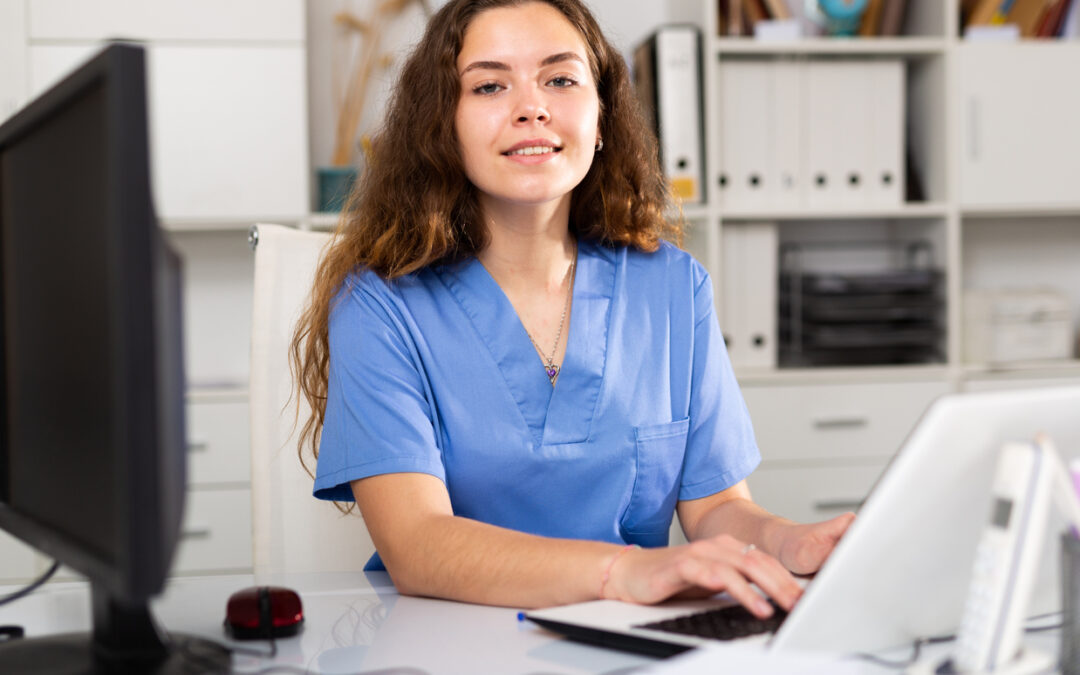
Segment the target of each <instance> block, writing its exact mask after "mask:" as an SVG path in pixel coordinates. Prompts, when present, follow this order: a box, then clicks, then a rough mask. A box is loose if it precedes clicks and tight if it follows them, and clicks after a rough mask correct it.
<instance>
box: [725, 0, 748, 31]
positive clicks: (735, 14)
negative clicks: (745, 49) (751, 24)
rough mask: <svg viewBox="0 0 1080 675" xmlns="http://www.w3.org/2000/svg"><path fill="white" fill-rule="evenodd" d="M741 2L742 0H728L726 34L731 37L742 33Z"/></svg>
mask: <svg viewBox="0 0 1080 675" xmlns="http://www.w3.org/2000/svg"><path fill="white" fill-rule="evenodd" d="M743 2H744V0H728V17H727V26H728V32H727V34H728V35H730V36H731V37H739V36H740V35H743Z"/></svg>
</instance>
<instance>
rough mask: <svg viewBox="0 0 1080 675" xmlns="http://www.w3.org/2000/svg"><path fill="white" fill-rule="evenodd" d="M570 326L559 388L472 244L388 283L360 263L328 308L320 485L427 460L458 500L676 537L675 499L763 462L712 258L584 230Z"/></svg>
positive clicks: (568, 529) (579, 529) (608, 531)
mask: <svg viewBox="0 0 1080 675" xmlns="http://www.w3.org/2000/svg"><path fill="white" fill-rule="evenodd" d="M569 331H570V332H569V336H568V340H569V342H568V343H567V348H566V356H565V358H564V360H563V365H562V371H561V372H560V374H559V379H558V382H557V383H556V385H555V387H554V388H553V387H552V386H551V383H550V381H549V380H548V378H547V375H546V373H545V372H544V368H543V364H542V362H541V360H540V357H539V355H538V354H537V353H536V350H535V349H534V348H533V345H532V343H531V341H530V340H529V337H528V335H527V334H526V332H525V329H524V327H523V326H522V324H521V321H520V320H519V319H518V316H517V314H516V312H515V311H514V308H513V306H512V305H511V304H510V301H509V300H508V299H507V297H506V295H505V294H504V293H503V292H502V289H501V288H499V286H498V284H496V283H495V280H494V279H493V278H492V277H491V275H490V274H488V272H487V270H486V269H485V268H484V267H483V265H481V264H480V263H479V261H477V260H476V259H475V258H470V259H469V260H466V261H464V262H462V263H457V264H453V265H445V266H434V267H429V268H426V269H424V270H421V271H419V272H417V273H415V274H411V275H408V276H405V277H401V278H398V279H396V280H394V281H391V282H386V281H384V280H382V279H380V278H379V277H378V276H377V275H375V274H373V273H371V272H362V273H357V274H354V275H352V276H350V277H349V278H348V279H347V281H346V283H345V284H344V286H343V288H342V291H341V292H340V293H339V295H338V297H337V298H336V299H335V301H334V305H333V307H332V310H331V315H330V369H329V383H328V387H329V388H328V391H327V402H326V417H325V422H324V425H323V431H322V439H321V443H320V447H319V459H318V468H317V471H316V479H315V489H314V494H315V496H316V497H318V498H320V499H331V500H339V501H351V500H352V499H353V495H352V491H351V489H350V486H349V482H350V481H353V480H356V479H359V478H365V477H368V476H374V475H379V474H386V473H399V472H420V473H428V474H431V475H433V476H436V477H438V478H439V479H441V480H442V481H443V482H444V483H445V485H446V488H447V490H448V492H449V494H450V501H451V504H452V506H453V510H454V513H455V514H456V515H458V516H463V517H466V518H472V519H475V520H479V521H483V522H486V523H491V524H492V525H497V526H501V527H506V528H511V529H515V530H520V531H523V532H529V533H532V534H537V535H543V536H549V537H563V538H575V539H588V540H595V541H607V542H613V543H632V544H639V545H641V546H664V545H666V544H667V541H668V530H669V528H670V526H671V520H672V516H673V512H674V509H675V504H676V501H677V500H685V499H697V498H700V497H705V496H708V495H711V494H714V493H716V492H719V491H721V490H724V489H726V488H728V487H731V486H732V485H735V484H736V483H738V482H739V481H741V480H742V479H744V478H745V477H746V476H747V475H749V474H750V472H751V471H753V469H754V468H755V467H756V466H757V465H758V463H759V462H760V454H759V452H758V448H757V444H756V442H755V440H754V434H753V429H752V428H751V424H750V417H749V414H748V413H747V410H746V406H745V404H744V403H743V399H742V396H741V394H740V393H739V388H738V385H737V383H736V381H735V377H734V374H733V373H732V370H731V363H730V361H729V359H728V356H727V351H726V349H725V348H724V341H723V337H722V336H721V333H720V327H719V324H718V322H717V318H716V312H715V309H714V307H713V290H712V282H711V281H710V279H709V275H708V273H707V272H706V271H705V270H704V268H703V267H702V266H701V264H700V263H698V262H697V261H696V260H694V259H693V258H692V257H691V256H690V255H688V254H687V253H685V252H683V251H681V250H679V249H678V248H676V247H674V246H672V245H670V244H668V243H666V242H665V243H663V244H662V245H661V247H660V249H659V250H658V251H656V252H655V253H645V252H642V251H639V250H637V249H634V248H614V249H612V248H606V247H603V246H600V245H598V244H594V243H589V242H581V243H580V245H579V250H578V264H577V272H576V278H575V283H574V297H573V306H572V309H571V314H570V327H569ZM380 564H381V563H379V561H378V558H377V556H376V558H373V559H372V563H370V564H369V568H371V567H373V566H379V565H380Z"/></svg>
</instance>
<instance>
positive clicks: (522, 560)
mask: <svg viewBox="0 0 1080 675" xmlns="http://www.w3.org/2000/svg"><path fill="white" fill-rule="evenodd" d="M394 539H395V541H394V542H393V544H390V545H389V546H387V547H385V550H384V548H380V549H379V551H380V555H381V556H382V558H383V562H384V563H386V566H387V569H388V570H389V572H390V575H391V577H392V578H393V580H394V584H395V586H397V588H398V590H399V591H400V592H402V593H404V594H406V595H423V596H432V597H440V598H447V599H451V600H462V601H466V602H476V603H483V604H490V605H504V606H510V607H546V606H551V605H561V604H568V603H572V602H581V601H585V600H592V599H596V598H598V597H599V593H600V584H601V579H602V578H603V574H604V571H605V569H606V568H607V566H608V565H609V563H610V562H611V561H612V560H613V557H614V556H615V555H616V554H617V553H618V551H619V550H620V548H621V547H619V546H618V545H616V544H606V543H602V542H591V541H578V540H570V539H551V538H546V537H539V536H535V535H530V534H525V533H522V532H517V531H514V530H508V529H504V528H500V527H496V526H494V525H488V524H486V523H481V522H478V521H475V520H470V519H467V518H461V517H458V516H452V515H442V514H438V515H431V516H427V517H424V518H421V519H419V521H418V522H416V523H414V526H413V528H411V531H410V532H409V533H408V534H407V535H404V536H402V535H399V536H396V537H394Z"/></svg>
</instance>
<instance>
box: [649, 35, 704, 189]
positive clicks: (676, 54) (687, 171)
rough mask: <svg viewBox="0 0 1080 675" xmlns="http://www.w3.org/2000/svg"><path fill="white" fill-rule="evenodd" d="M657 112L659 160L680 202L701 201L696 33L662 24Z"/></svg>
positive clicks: (657, 56)
mask: <svg viewBox="0 0 1080 675" xmlns="http://www.w3.org/2000/svg"><path fill="white" fill-rule="evenodd" d="M653 39H654V40H655V75H656V116H657V126H658V131H659V136H660V159H661V161H662V162H663V169H664V175H665V176H666V177H667V179H668V182H669V184H670V185H671V188H672V191H673V192H674V194H675V195H676V196H677V197H679V198H681V199H682V201H683V203H684V204H696V203H700V202H701V201H702V199H703V184H702V182H703V176H704V162H703V161H702V156H703V152H702V113H701V91H702V80H701V67H700V58H699V47H698V39H699V38H698V31H697V29H696V28H693V27H690V26H666V27H663V28H661V29H660V30H658V31H657V32H656V35H655V36H654V38H653Z"/></svg>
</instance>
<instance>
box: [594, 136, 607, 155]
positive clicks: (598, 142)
mask: <svg viewBox="0 0 1080 675" xmlns="http://www.w3.org/2000/svg"><path fill="white" fill-rule="evenodd" d="M593 149H594V150H595V151H596V152H600V151H601V150H603V149H604V139H602V138H598V139H596V147H595V148H593Z"/></svg>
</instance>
